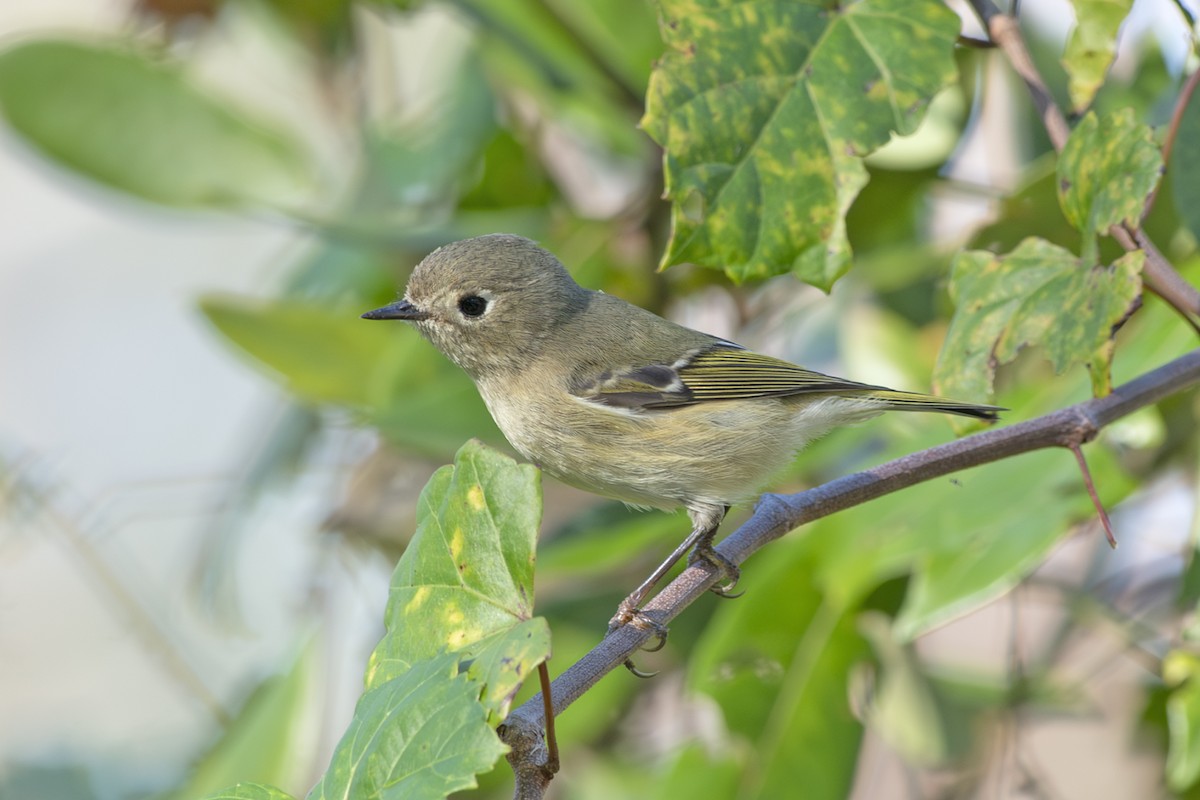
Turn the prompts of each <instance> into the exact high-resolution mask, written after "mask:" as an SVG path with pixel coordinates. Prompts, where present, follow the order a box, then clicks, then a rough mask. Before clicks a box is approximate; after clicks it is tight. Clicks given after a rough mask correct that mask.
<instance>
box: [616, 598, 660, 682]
mask: <svg viewBox="0 0 1200 800" xmlns="http://www.w3.org/2000/svg"><path fill="white" fill-rule="evenodd" d="M626 625H632V626H633V627H635V628H638V629H640V630H650V631H653V632H654V643H653V644H650V645H647V646H644V647H642V649H643V650H645V651H646V652H647V653H656V652H658V651H659V650H662V649H663V647H664V646H666V644H667V634H668V633H669V630H668V629H667V626H666V625H663V624H662V623H661V622H658V621H657V620H655V619H653V618H652V617H651V616H650V615H649V614H647V613H646V612H645V611H642V610H641V609H640V608H638V607H637V598H636V597H635V596H634V595H630V596H629V597H626V598H625V599H624V600H622V601H621V605H620V606H618V607H617V613H616V614H614V615H613V618H612V619H611V620H609V621H608V632H609V633H612V632H613V631H615V630H616V629H617V628H621V627H624V626H626ZM625 669H627V670H629V671H630V672H631V673H633V675H635V676H636V677H638V678H653V677H654V676H655V675H657V674H658V673H657V672H643V671H642V670H640V669H638V668H637V665H636V664H634V663H633V659H631V658H627V659H625Z"/></svg>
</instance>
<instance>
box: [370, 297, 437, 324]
mask: <svg viewBox="0 0 1200 800" xmlns="http://www.w3.org/2000/svg"><path fill="white" fill-rule="evenodd" d="M362 318H363V319H403V320H407V321H409V322H415V321H417V320H420V319H428V318H429V312H427V311H422V310H421V309H419V308H417V307H416V306H414V305H413V304H412V303H410V302H408V301H407V300H397V301H396V302H394V303H392V304H391V305H388V306H384V307H383V308H377V309H375V310H374V311H368V312H367V313H365V314H363V315H362Z"/></svg>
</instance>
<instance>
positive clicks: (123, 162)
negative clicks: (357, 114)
mask: <svg viewBox="0 0 1200 800" xmlns="http://www.w3.org/2000/svg"><path fill="white" fill-rule="evenodd" d="M0 111H2V112H3V115H4V117H5V119H7V120H8V123H9V125H11V126H12V128H13V129H14V130H16V131H17V132H18V133H20V134H21V135H22V136H23V137H25V139H26V140H28V141H29V143H30V144H32V145H33V146H34V147H36V148H37V149H38V150H40V151H41V152H42V153H43V154H44V155H46V156H47V157H49V158H51V159H53V160H54V161H57V162H58V163H59V164H61V165H62V166H64V167H67V168H68V169H71V170H74V171H76V172H79V173H81V174H83V175H86V176H87V177H89V178H91V179H93V180H96V181H99V182H100V183H103V184H106V185H107V186H109V187H111V188H113V189H117V190H120V191H123V192H127V193H129V194H132V195H136V196H138V197H141V198H143V199H146V200H151V201H154V202H157V203H165V204H168V205H177V206H190V207H229V206H243V205H248V204H267V205H275V206H294V205H295V204H296V200H297V197H305V196H308V195H309V194H311V193H312V192H313V190H314V187H315V177H314V170H313V165H312V164H311V163H310V162H309V160H308V159H307V157H306V156H305V155H304V153H303V152H302V150H301V148H300V146H299V145H298V144H297V143H296V142H294V141H292V140H291V139H289V138H287V137H285V136H284V135H282V134H281V133H278V132H272V131H269V130H267V129H266V128H265V127H264V126H263V125H262V124H260V123H258V122H252V121H250V120H248V119H246V118H245V117H243V116H242V115H241V114H239V113H237V112H235V111H234V110H233V109H232V108H230V107H229V106H227V105H226V104H224V103H222V102H220V101H219V100H217V99H216V98H214V97H212V96H210V95H209V94H207V93H205V92H203V91H201V90H200V89H199V88H197V87H196V86H194V85H193V84H192V83H191V81H190V80H189V79H188V78H187V76H186V75H184V74H183V72H182V70H181V69H179V68H178V67H177V66H175V65H172V64H169V63H166V62H164V61H161V60H159V59H156V58H155V57H153V56H152V55H151V54H149V53H147V52H142V51H139V50H136V49H134V48H132V47H119V46H116V45H109V44H97V43H87V42H80V41H71V40H65V39H63V40H54V39H44V40H39V41H32V42H26V43H23V44H19V45H17V46H15V47H11V48H9V49H8V50H5V51H4V52H2V53H0Z"/></svg>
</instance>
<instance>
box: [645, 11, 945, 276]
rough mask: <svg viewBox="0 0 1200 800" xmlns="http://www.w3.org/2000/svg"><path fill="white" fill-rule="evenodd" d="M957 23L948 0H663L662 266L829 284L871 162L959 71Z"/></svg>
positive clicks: (657, 101) (652, 120)
mask: <svg viewBox="0 0 1200 800" xmlns="http://www.w3.org/2000/svg"><path fill="white" fill-rule="evenodd" d="M959 27H960V23H959V19H958V16H957V15H956V14H955V13H954V12H952V11H950V10H949V9H948V8H947V7H946V6H945V5H944V4H943V3H941V2H939V1H938V0H860V1H859V2H847V3H839V4H834V3H826V2H814V1H812V0H810V1H809V2H795V3H769V2H741V1H736V2H735V0H707V2H700V0H664V2H662V3H661V30H662V35H663V39H664V40H665V43H666V45H667V53H666V54H665V55H664V56H663V58H662V59H661V61H660V62H659V63H658V65H657V67H656V68H655V70H654V73H653V74H652V76H651V78H650V86H649V89H648V94H647V99H646V115H645V117H644V118H643V120H642V125H643V127H644V128H645V129H646V131H647V132H648V133H649V134H650V136H652V137H653V138H654V139H655V141H657V142H658V143H659V144H661V145H662V146H663V148H664V149H665V151H666V152H665V157H664V158H665V179H666V190H667V194H668V196H669V197H670V198H671V200H672V201H673V203H674V205H673V211H672V227H673V230H672V235H671V242H670V245H669V246H668V248H667V252H666V253H665V255H664V257H663V262H662V263H663V266H669V265H672V264H677V263H681V262H693V263H697V264H702V265H704V266H708V267H714V268H719V269H724V270H725V271H726V273H727V274H728V275H729V276H730V277H731V278H733V279H734V280H739V281H740V280H745V279H747V278H756V277H766V276H770V275H776V274H780V273H783V272H788V271H792V272H794V273H795V274H796V275H797V276H799V277H800V278H802V279H803V280H805V281H808V282H809V283H812V284H814V285H816V286H820V287H822V288H825V289H828V288H829V287H830V286H831V285H832V284H833V282H834V281H835V280H836V279H837V278H838V277H839V276H840V275H841V274H842V273H843V272H844V271H845V270H846V268H847V266H848V264H849V258H850V248H849V244H848V243H847V240H846V227H845V220H844V217H845V214H846V211H847V209H848V208H849V206H850V204H851V203H852V202H853V200H854V198H855V196H856V195H857V194H858V192H859V190H860V189H861V188H862V186H863V185H864V184H865V183H866V180H867V175H866V170H865V168H864V167H863V165H862V161H861V158H862V157H863V156H865V155H867V154H868V153H870V152H871V151H873V150H875V149H877V148H878V147H880V146H881V145H883V144H885V143H887V141H888V139H889V137H890V135H891V133H892V132H893V131H895V132H897V133H900V134H905V133H910V132H912V131H913V130H914V129H915V128H916V126H917V124H918V123H919V122H920V120H921V117H922V115H923V113H924V111H925V108H926V107H927V106H928V104H929V102H930V100H931V99H932V97H933V95H934V94H935V93H937V91H938V90H939V89H941V88H942V87H944V86H946V85H947V84H948V83H950V81H951V80H952V79H953V78H954V75H955V66H954V60H953V52H954V43H955V39H956V37H957V36H958V33H959Z"/></svg>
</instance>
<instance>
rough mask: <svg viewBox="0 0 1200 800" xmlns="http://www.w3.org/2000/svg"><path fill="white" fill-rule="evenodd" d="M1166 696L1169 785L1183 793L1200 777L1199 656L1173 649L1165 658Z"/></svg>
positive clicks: (1164, 678)
mask: <svg viewBox="0 0 1200 800" xmlns="http://www.w3.org/2000/svg"><path fill="white" fill-rule="evenodd" d="M1163 680H1164V681H1166V683H1167V684H1168V685H1170V686H1173V687H1174V688H1173V689H1172V690H1171V693H1170V695H1169V696H1168V697H1167V730H1168V731H1169V743H1168V747H1167V785H1168V786H1170V787H1171V789H1172V790H1173V791H1176V792H1182V791H1184V790H1186V789H1188V788H1190V787H1191V786H1193V785H1194V784H1195V783H1196V781H1197V779H1200V658H1198V657H1197V656H1196V654H1195V653H1191V652H1188V651H1186V650H1172V651H1171V652H1170V653H1168V654H1167V657H1166V658H1165V659H1163Z"/></svg>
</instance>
